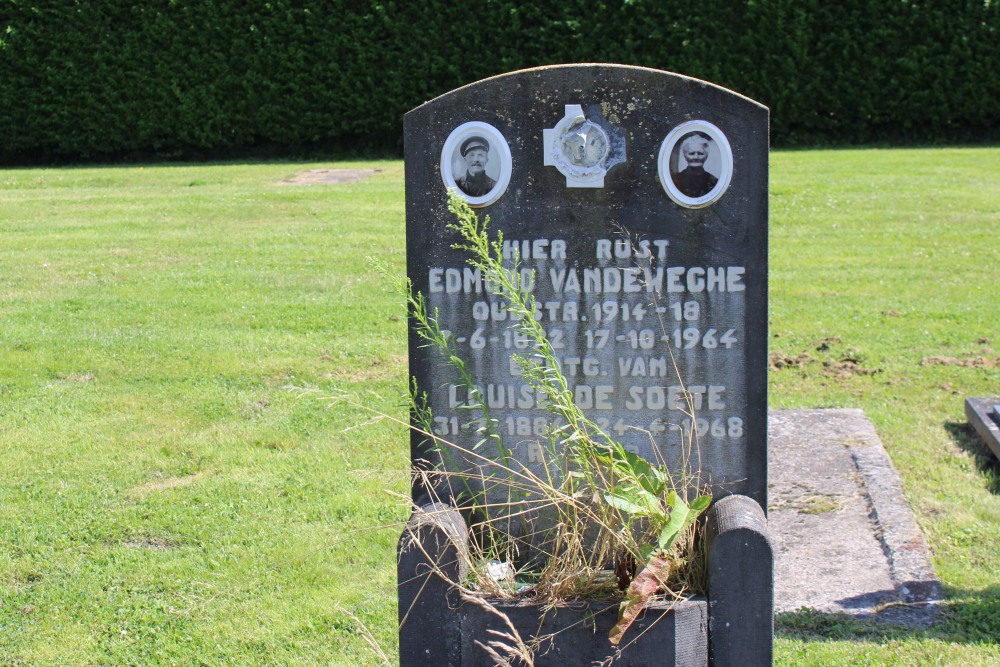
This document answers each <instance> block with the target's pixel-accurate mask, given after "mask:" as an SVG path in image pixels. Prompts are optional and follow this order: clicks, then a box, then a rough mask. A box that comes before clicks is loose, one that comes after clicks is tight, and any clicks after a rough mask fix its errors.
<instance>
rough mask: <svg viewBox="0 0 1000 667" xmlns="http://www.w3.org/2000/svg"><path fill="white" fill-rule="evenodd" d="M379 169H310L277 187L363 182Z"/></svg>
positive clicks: (281, 182) (279, 183)
mask: <svg viewBox="0 0 1000 667" xmlns="http://www.w3.org/2000/svg"><path fill="white" fill-rule="evenodd" d="M380 171H382V170H381V169H310V170H309V171H303V172H302V173H300V174H296V175H295V176H292V177H291V178H286V179H285V180H283V181H279V182H278V185H335V184H337V183H356V182H358V181H363V180H364V179H366V178H368V177H369V176H371V175H373V174H377V173H379V172H380Z"/></svg>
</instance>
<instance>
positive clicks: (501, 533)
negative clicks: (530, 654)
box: [409, 194, 711, 643]
mask: <svg viewBox="0 0 1000 667" xmlns="http://www.w3.org/2000/svg"><path fill="white" fill-rule="evenodd" d="M449 208H450V210H451V212H452V213H453V214H454V215H455V217H456V222H453V223H451V224H449V225H448V227H449V229H451V230H453V231H454V232H456V233H457V234H458V235H459V237H460V241H459V242H457V243H456V244H455V245H454V246H453V247H454V248H455V249H457V250H462V251H465V252H466V253H468V257H467V260H466V261H467V263H468V265H469V266H470V267H471V268H473V269H476V270H478V271H479V272H480V273H481V275H482V276H483V279H484V281H485V282H486V285H487V287H488V290H489V291H490V292H491V293H492V294H493V295H494V296H495V297H496V298H498V299H500V300H502V301H503V302H504V303H505V304H506V309H507V313H508V321H509V322H510V324H509V326H510V328H511V329H512V331H513V333H514V334H515V335H518V336H521V337H523V338H524V339H526V340H528V341H529V343H530V344H529V346H528V351H527V352H526V353H524V354H517V353H515V354H514V355H513V357H512V359H513V361H514V363H515V364H516V366H517V368H518V369H519V371H520V373H521V376H522V380H523V381H524V382H525V383H526V384H528V385H529V386H531V388H532V389H533V390H534V391H535V392H536V394H537V395H540V396H544V397H545V399H546V403H547V406H548V410H549V411H550V412H551V413H553V415H554V416H555V417H557V419H556V420H555V421H554V422H553V423H554V424H556V425H555V426H551V427H549V428H548V430H547V432H546V433H545V435H544V436H543V438H544V441H543V443H539V444H540V445H541V451H542V456H543V459H544V460H543V465H542V466H541V469H542V471H543V472H542V473H541V474H536V473H534V472H532V470H531V469H529V468H528V466H526V465H522V464H521V463H520V462H518V461H517V459H516V458H514V456H513V452H512V450H511V449H510V448H509V447H507V446H505V445H504V443H503V438H502V436H501V434H500V429H499V428H498V427H497V423H496V421H495V419H494V418H493V417H492V416H491V414H490V411H489V408H488V406H487V404H486V402H485V400H484V398H483V396H482V393H481V391H480V390H479V389H478V388H477V387H476V385H475V382H474V380H473V378H472V376H471V374H470V373H469V371H468V369H467V367H466V364H465V361H464V360H463V359H462V358H461V357H460V356H459V355H458V354H457V351H456V348H455V345H454V344H453V342H452V339H451V336H450V334H448V333H447V332H445V331H444V330H442V328H441V327H440V325H439V321H438V317H437V313H436V312H430V311H429V310H428V306H427V303H426V301H425V300H424V298H423V296H422V295H421V294H414V293H413V292H412V291H411V292H410V294H409V306H410V313H411V318H412V321H413V323H414V326H415V329H416V331H417V333H418V335H419V336H420V337H421V338H422V339H423V340H424V341H425V342H426V343H427V344H428V345H429V346H431V347H433V348H435V349H436V350H437V351H438V352H439V353H440V354H441V355H442V356H443V358H444V360H445V361H447V363H449V364H450V365H451V366H452V367H453V368H455V369H456V371H457V373H458V378H459V379H458V383H459V384H460V386H462V387H463V388H464V389H465V390H467V391H468V395H469V401H468V403H467V404H466V405H465V406H464V407H465V409H467V410H470V411H471V412H472V413H473V415H474V416H473V418H472V419H470V421H469V425H470V426H472V427H475V429H476V432H477V434H478V436H479V438H480V439H479V440H478V442H477V443H476V445H474V446H473V447H472V449H471V450H469V449H464V448H462V447H460V446H458V445H456V444H455V443H450V442H446V441H445V440H443V439H442V438H440V437H438V436H436V435H435V434H434V432H433V428H431V426H432V423H433V422H432V415H431V414H430V409H429V407H428V406H427V402H426V397H425V396H423V395H421V394H420V393H419V391H418V390H417V388H416V387H414V391H413V414H414V415H415V416H416V417H417V419H416V422H417V426H416V427H415V428H417V429H418V430H419V431H420V432H421V433H423V434H425V435H426V437H427V438H429V439H430V440H432V441H433V445H434V447H433V448H434V450H435V451H437V452H439V453H440V455H441V457H442V463H443V465H442V466H440V467H439V468H438V469H436V470H434V471H426V470H424V471H421V472H420V474H421V475H423V476H424V479H423V480H422V481H423V486H424V488H427V489H441V488H447V489H453V487H454V484H453V482H454V481H455V480H458V482H459V483H460V485H461V489H462V490H461V492H460V493H459V494H453V496H457V498H458V501H459V502H460V504H461V505H462V509H463V510H465V511H467V512H468V513H469V515H470V516H471V517H472V522H471V523H472V525H471V526H470V527H471V529H472V533H473V544H472V549H471V551H470V568H469V569H470V571H471V572H472V573H473V580H472V581H471V582H469V586H468V587H469V588H470V589H473V590H477V591H479V592H482V593H486V594H489V595H500V596H509V595H511V594H512V593H513V592H516V591H519V590H525V589H527V590H530V591H531V593H532V594H533V595H534V596H535V597H536V598H537V599H538V600H539V601H541V602H554V601H557V600H565V599H568V598H574V597H581V596H595V595H601V594H602V593H603V594H609V593H611V592H612V591H613V590H614V589H615V588H616V587H617V589H619V590H625V589H627V592H626V594H625V600H624V601H623V602H622V606H621V610H620V615H619V624H618V625H617V626H616V627H615V628H614V630H613V631H612V635H611V641H612V642H613V643H618V641H620V639H621V638H622V635H623V634H624V632H625V630H626V629H627V628H628V626H629V625H630V624H631V622H632V620H633V619H634V618H635V617H636V615H637V614H638V613H639V611H641V610H642V608H643V607H644V606H645V605H646V603H647V602H648V600H649V598H650V597H652V596H653V595H655V594H657V593H659V592H674V593H675V594H679V593H680V592H682V591H684V590H686V589H688V588H689V587H690V586H691V584H692V582H693V581H694V580H695V578H696V570H697V567H698V564H697V559H696V558H694V557H693V554H692V551H693V546H694V544H695V536H694V526H695V523H696V520H697V518H698V516H699V515H700V514H701V513H702V512H704V511H705V510H706V509H707V508H708V506H709V504H710V502H711V497H710V496H709V495H708V494H707V493H704V492H701V491H693V489H695V487H696V486H697V479H698V478H697V477H696V476H694V475H692V474H691V472H690V471H687V470H674V471H671V470H669V469H668V468H667V466H665V465H662V464H654V463H650V462H648V461H647V460H646V459H644V458H642V457H641V456H639V455H638V454H635V453H633V452H631V451H629V450H627V449H625V447H624V446H623V445H622V444H621V443H619V442H617V441H616V440H615V439H613V438H612V437H611V436H609V435H608V434H607V433H606V432H605V431H604V430H602V429H601V428H600V426H599V425H598V424H596V423H595V422H594V421H592V420H591V419H589V418H588V417H587V415H586V414H585V412H584V410H583V409H582V408H580V406H579V405H578V404H577V402H576V400H575V395H574V392H573V390H572V388H571V387H570V384H569V382H568V381H567V379H566V376H565V375H564V374H563V372H562V370H561V368H560V362H559V360H558V358H557V355H556V351H555V349H554V347H553V345H552V343H551V341H550V340H549V338H548V336H547V335H546V332H545V330H544V327H543V325H542V323H541V322H540V321H539V320H537V319H536V318H535V313H536V303H535V299H534V296H533V294H532V293H531V292H530V290H529V289H528V285H527V284H526V280H525V276H524V274H522V272H521V271H520V267H519V262H518V258H517V257H516V256H515V257H514V258H513V262H511V263H510V265H505V264H504V258H503V237H502V234H497V236H496V238H495V239H493V240H491V239H490V237H489V233H488V226H489V217H486V218H484V219H483V220H480V219H479V217H478V216H477V215H476V213H475V211H473V210H472V209H471V208H470V207H469V206H468V204H466V203H465V201H463V200H462V199H460V198H459V197H457V196H455V195H454V194H452V196H451V198H450V201H449ZM691 416H692V420H691V421H692V423H693V422H694V419H693V410H692V415H691ZM686 435H687V438H686V440H687V443H688V444H689V445H690V443H691V442H693V440H694V439H695V437H696V434H695V433H693V432H691V433H687V434H686ZM488 445H489V446H492V448H495V451H496V452H497V454H498V455H499V460H496V459H493V458H491V457H489V456H488V453H489V452H490V451H491V450H490V449H487V448H486V447H487V446H488ZM458 459H461V460H462V461H463V462H465V463H466V464H472V465H471V466H465V469H466V470H467V471H468V470H475V471H476V472H474V473H470V472H459V470H460V469H461V468H462V466H449V465H448V463H449V462H454V461H456V460H458ZM498 488H502V490H503V495H500V496H498V494H497V493H495V491H496V490H497V489H498ZM690 495H693V496H694V498H693V499H692V500H690V501H689V500H688V498H689V496H690ZM514 519H516V520H518V521H520V524H519V527H517V526H515V524H514V522H513V521H514ZM542 524H545V525H548V526H551V528H548V529H544V530H543V529H539V528H537V526H539V525H542ZM529 552H530V553H532V554H533V556H531V557H527V558H526V557H525V555H526V554H527V553H529ZM515 561H516V562H519V563H520V564H521V569H520V570H519V571H517V572H515V571H514V570H513V568H512V567H511V566H510V565H509V563H510V562H515ZM639 563H642V564H644V565H643V567H641V568H639V567H638V564H639ZM609 564H611V565H613V566H614V574H613V575H612V574H611V573H610V571H609V570H608V569H607V566H608V565H609ZM637 570H638V572H636V571H637Z"/></svg>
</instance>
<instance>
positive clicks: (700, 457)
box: [405, 65, 768, 507]
mask: <svg viewBox="0 0 1000 667" xmlns="http://www.w3.org/2000/svg"><path fill="white" fill-rule="evenodd" d="M405 142H406V220H407V262H408V275H409V277H410V279H411V280H412V283H413V288H414V289H415V290H416V291H419V292H421V293H422V294H424V295H425V296H426V298H427V300H428V303H429V305H430V306H431V308H432V309H438V311H439V313H440V321H441V324H442V327H443V328H444V329H447V330H448V331H450V332H451V333H452V335H453V336H454V341H455V345H456V348H457V351H458V353H459V354H460V355H461V356H462V357H464V358H465V359H466V361H467V364H468V369H469V371H470V372H471V374H472V376H473V378H475V381H476V383H477V384H478V385H479V386H480V387H481V390H482V394H483V396H484V397H485V398H486V400H487V402H488V404H489V406H490V409H491V412H492V415H493V417H494V418H495V419H496V420H497V423H498V426H499V430H500V432H501V435H502V436H504V437H505V439H506V443H507V446H508V447H510V448H511V449H513V451H514V454H515V457H516V458H517V460H518V461H519V462H520V463H522V464H524V465H526V466H528V467H529V468H532V469H533V470H535V471H536V472H541V467H540V466H541V463H540V462H541V460H542V457H541V452H540V450H539V444H538V441H539V440H540V436H542V435H543V433H544V430H545V428H546V427H547V426H549V425H553V424H554V421H553V420H554V418H553V416H552V414H551V413H549V412H548V411H547V410H546V409H545V407H544V405H542V404H541V402H540V400H539V396H538V395H536V393H535V392H534V391H533V390H532V389H531V388H530V387H529V386H528V385H527V384H526V383H525V382H524V381H523V380H522V378H521V377H520V376H519V375H518V373H517V369H516V368H515V367H513V365H512V363H511V361H510V356H511V354H512V353H515V352H525V351H526V342H525V341H523V340H519V339H518V337H517V335H516V334H514V332H512V331H511V330H510V327H509V324H510V323H509V321H507V319H506V318H507V313H506V310H505V304H504V303H502V302H500V301H499V300H498V299H497V298H496V297H494V296H493V295H491V294H490V293H489V292H488V291H487V289H486V286H485V285H484V284H483V280H482V276H480V275H478V273H477V272H475V271H473V270H471V269H470V268H468V266H467V265H466V263H465V260H466V257H465V256H464V255H463V254H462V253H460V252H458V251H455V250H453V249H452V247H451V246H452V244H453V243H455V242H456V241H457V240H458V239H457V235H456V234H455V233H454V232H453V231H450V230H448V229H447V224H448V223H449V222H451V221H453V216H452V215H451V214H450V213H449V211H448V208H447V193H448V189H449V188H453V189H455V190H456V191H457V192H459V193H460V194H462V195H463V196H464V197H465V198H466V199H467V201H469V203H470V204H472V205H473V206H475V207H478V209H479V212H480V215H489V216H490V218H491V221H492V222H491V229H492V231H493V232H494V233H495V232H497V231H501V230H502V232H503V235H504V240H505V250H506V251H507V252H508V254H509V255H510V256H511V257H512V256H513V254H514V252H515V251H516V252H517V253H519V255H520V258H521V262H522V265H521V266H522V268H523V269H524V270H526V272H527V271H534V276H535V280H534V289H533V292H534V295H535V297H536V299H537V302H538V306H539V308H538V311H537V314H536V318H540V319H541V321H542V322H543V324H544V327H545V329H546V331H547V333H548V335H549V337H550V339H551V341H552V343H553V346H554V347H555V348H556V350H557V353H558V355H559V358H560V362H561V365H562V369H563V372H564V373H565V375H566V376H567V378H568V380H569V382H570V384H571V386H572V388H573V391H574V392H575V396H576V399H577V402H578V404H579V405H580V406H581V407H583V408H584V409H585V410H586V412H587V413H588V416H589V417H591V418H592V419H593V420H595V421H596V422H597V423H598V424H600V425H601V426H602V427H604V428H605V429H606V430H607V432H608V433H609V434H611V435H612V436H613V437H615V438H617V439H619V441H620V442H622V443H623V444H624V445H625V446H626V447H627V448H629V449H631V450H633V451H635V452H638V453H640V454H641V455H643V456H645V457H646V458H648V459H650V460H654V461H663V462H666V463H667V464H668V465H670V466H671V467H672V468H673V469H675V470H678V469H680V468H681V467H682V464H683V460H682V459H683V458H684V450H685V446H684V442H683V439H684V434H685V433H690V432H692V431H693V432H694V433H696V434H697V439H696V442H695V443H693V447H692V449H691V451H692V458H691V459H690V461H689V463H690V465H691V467H693V468H695V469H700V470H701V474H702V479H703V481H705V482H710V483H711V484H712V485H713V487H714V490H715V494H716V495H717V496H723V495H728V494H732V493H739V494H744V495H747V496H750V497H751V498H753V499H754V500H755V501H757V503H759V504H760V506H761V507H766V506H767V498H766V493H767V444H766V443H767V434H766V416H767V397H766V387H767V362H766V358H767V166H768V113H767V109H766V108H765V107H762V106H760V105H759V104H757V103H755V102H753V101H751V100H749V99H747V98H745V97H742V96H740V95H737V94H735V93H733V92H731V91H728V90H725V89H722V88H719V87H717V86H714V85H711V84H707V83H705V82H702V81H698V80H694V79H690V78H686V77H683V76H679V75H675V74H668V73H666V72H661V71H656V70H650V69H642V68H636V67H625V66H609V65H572V66H561V67H547V68H539V69H533V70H525V71H521V72H515V73H513V74H508V75H503V76H498V77H494V78H492V79H487V80H484V81H480V82H478V83H475V84H472V85H469V86H466V87H464V88H460V89H458V90H455V91H453V92H451V93H449V94H447V95H444V96H442V97H439V98H437V99H435V100H432V101H430V102H428V103H426V104H424V105H422V106H420V107H418V108H416V109H414V110H413V111H411V112H410V113H408V114H407V115H406V118H405ZM525 275H527V273H526V274H525ZM410 371H411V374H412V375H413V377H415V378H416V380H417V383H418V385H419V387H420V389H421V390H422V391H425V392H427V393H428V396H429V404H430V407H431V409H432V411H433V415H434V424H435V431H436V432H437V433H438V434H439V435H440V436H441V437H442V438H444V439H445V440H447V441H450V442H454V443H457V444H458V445H460V446H462V447H464V448H470V449H471V448H472V447H473V446H474V445H475V443H476V442H477V441H478V439H479V438H480V436H479V435H477V434H476V433H475V426H476V425H475V424H471V425H469V424H468V423H469V421H470V419H471V418H472V417H473V416H475V415H472V414H470V411H468V410H463V409H462V405H463V404H464V403H466V402H467V400H468V395H467V393H468V392H467V390H465V389H463V388H462V387H461V386H460V383H459V382H458V377H457V374H456V372H455V370H454V369H453V368H451V367H450V366H448V365H447V364H446V363H445V362H444V360H443V358H442V357H441V356H440V355H438V354H437V353H436V352H434V351H433V350H430V349H428V348H427V347H424V346H422V344H421V341H420V340H418V339H417V337H416V336H415V335H414V334H413V333H412V332H411V339H410ZM685 391H686V393H685ZM691 408H693V410H692V409H691ZM692 412H693V414H692ZM692 427H693V428H692ZM424 441H425V438H423V437H422V436H421V435H420V434H419V433H413V435H412V445H413V458H414V460H418V459H422V458H428V457H429V454H428V452H427V451H425V449H424V447H425V445H424V444H423V443H424ZM419 491H420V490H419V489H416V490H415V494H419Z"/></svg>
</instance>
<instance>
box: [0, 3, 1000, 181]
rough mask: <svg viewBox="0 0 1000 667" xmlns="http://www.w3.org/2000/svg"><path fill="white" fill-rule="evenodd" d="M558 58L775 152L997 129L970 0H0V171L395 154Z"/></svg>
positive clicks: (989, 46)
mask: <svg viewBox="0 0 1000 667" xmlns="http://www.w3.org/2000/svg"><path fill="white" fill-rule="evenodd" d="M563 62H622V63H630V64H635V65H643V66H647V67H655V68H659V69H665V70H670V71H675V72H682V73H684V74H688V75H690V76H694V77H698V78H702V79H706V80H708V81H712V82H715V83H718V84H720V85H723V86H726V87H728V88H732V89H733V90H736V91H738V92H741V93H743V94H745V95H747V96H749V97H751V98H754V99H756V100H758V101H760V102H762V103H764V104H767V105H768V106H769V107H771V112H772V136H773V141H774V143H775V144H776V145H782V146H795V145H816V144H858V143H877V144H905V143H944V142H976V141H990V142H993V141H997V140H998V139H1000V104H998V103H997V101H998V100H1000V67H998V66H997V63H1000V3H998V2H995V1H990V0H927V1H921V0H868V1H864V2H863V1H861V0H838V2H829V1H828V0H773V1H764V0H760V1H757V2H754V1H752V0H744V1H741V2H735V1H733V0H701V1H700V2H698V3H687V2H684V3H681V2H669V1H665V0H631V1H629V0H624V1H622V0H618V1H617V2H610V1H606V2H602V1H600V0H591V1H589V2H582V1H581V0H560V2H558V3H556V2H551V1H550V0H536V1H535V2H531V3H526V2H511V1H503V0H478V1H477V2H461V1H457V2H456V1H455V0H450V1H443V0H425V1H423V2H413V1H411V0H382V1H374V0H323V1H321V0H312V1H310V0H271V1H270V2H260V1H255V0H251V1H249V2H248V1H247V0H148V1H146V2H139V3H136V2H134V0H102V1H101V2H85V1H83V0H76V1H72V0H46V1H41V2H39V1H35V2H30V1H27V0H0V161H3V162H6V163H8V164H9V163H17V162H24V161H38V160H75V159H99V158H103V159H108V158H130V157H147V158H148V157H167V158H169V157H186V158H190V157H212V156H223V155H231V154H234V152H239V151H252V152H256V153H257V154H261V153H262V152H266V151H269V150H273V151H276V152H279V153H280V152H287V151H299V150H303V149H318V150H327V151H328V150H343V149H345V148H348V147H353V148H354V149H355V150H371V149H389V150H399V148H400V146H401V135H402V129H401V127H402V122H401V119H402V115H403V113H405V112H406V111H407V110H409V109H411V108H413V107H414V106H416V105H418V104H420V103H421V102H423V101H425V100H428V99H431V98H433V97H435V96H437V95H439V94H441V93H444V92H446V91H448V90H450V89H452V88H455V87H457V86H460V85H463V84H466V83H470V82H472V81H475V80H478V79H481V78H484V77H487V76H491V75H494V74H499V73H502V72H507V71H512V70H516V69H521V68H524V67H531V66H536V65H545V64H555V63H563Z"/></svg>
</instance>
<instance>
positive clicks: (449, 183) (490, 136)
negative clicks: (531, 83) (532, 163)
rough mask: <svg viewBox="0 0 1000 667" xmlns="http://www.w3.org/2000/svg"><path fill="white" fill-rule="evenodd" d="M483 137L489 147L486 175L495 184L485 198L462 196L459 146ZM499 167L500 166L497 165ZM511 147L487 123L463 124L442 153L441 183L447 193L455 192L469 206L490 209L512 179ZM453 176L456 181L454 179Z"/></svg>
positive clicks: (461, 168) (497, 131)
mask: <svg viewBox="0 0 1000 667" xmlns="http://www.w3.org/2000/svg"><path fill="white" fill-rule="evenodd" d="M477 136H478V137H483V138H484V139H486V141H487V142H489V144H490V150H489V160H488V161H487V164H486V168H485V171H486V175H487V176H489V177H490V178H492V179H493V180H494V181H496V183H495V184H494V186H493V188H492V189H491V190H490V191H489V192H487V193H486V194H484V195H482V196H478V197H474V196H471V195H469V194H468V193H466V192H464V191H463V190H462V188H461V187H460V186H459V180H460V179H461V178H462V177H463V176H464V175H465V173H464V171H459V170H464V169H465V165H464V162H463V160H462V155H461V147H462V142H464V141H465V140H466V139H469V138H470V137H477ZM498 163H499V164H498ZM511 167H512V165H511V157H510V146H509V145H508V144H507V140H506V139H505V138H504V136H503V135H502V134H500V130H498V129H496V128H495V127H493V126H492V125H490V124H489V123H482V122H480V121H471V122H468V123H463V124H461V125H459V126H458V127H456V128H455V129H454V130H452V131H451V134H449V135H448V139H447V140H446V141H445V142H444V147H443V148H442V149H441V180H443V181H444V186H445V187H446V188H448V189H449V190H454V191H455V192H456V193H457V194H458V196H459V197H461V198H462V199H464V200H465V201H466V202H468V203H469V206H473V207H480V206H489V205H490V204H492V203H493V202H495V201H496V200H497V199H500V197H501V196H503V193H504V192H506V191H507V186H508V185H510V175H511ZM456 174H457V175H458V177H457V178H456Z"/></svg>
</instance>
